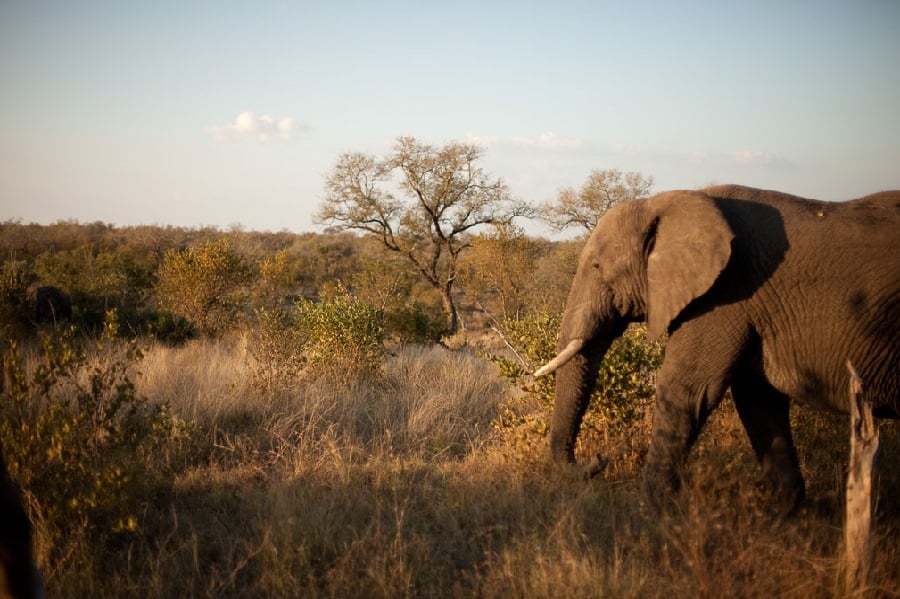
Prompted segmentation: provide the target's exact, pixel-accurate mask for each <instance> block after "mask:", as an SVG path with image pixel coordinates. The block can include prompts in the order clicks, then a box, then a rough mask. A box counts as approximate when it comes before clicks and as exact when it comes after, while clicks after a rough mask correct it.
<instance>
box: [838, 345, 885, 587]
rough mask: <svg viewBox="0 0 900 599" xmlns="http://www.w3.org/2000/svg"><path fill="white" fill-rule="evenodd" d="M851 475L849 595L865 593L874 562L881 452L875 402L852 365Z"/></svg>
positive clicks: (847, 547)
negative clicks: (875, 485)
mask: <svg viewBox="0 0 900 599" xmlns="http://www.w3.org/2000/svg"><path fill="white" fill-rule="evenodd" d="M847 368H848V369H849V370H850V467H849V470H850V472H849V473H848V474H847V520H846V522H845V523H844V543H845V545H844V551H845V557H846V568H847V569H846V579H845V581H844V582H845V585H846V590H847V592H848V594H855V593H858V592H860V591H862V590H863V589H864V588H865V585H866V578H867V575H868V571H869V566H870V563H871V559H872V542H871V539H870V538H869V537H870V528H871V524H872V469H873V464H874V461H875V454H876V453H877V452H878V428H877V427H876V426H875V419H874V417H873V416H872V403H871V401H869V399H868V398H867V397H866V396H865V393H863V389H862V380H860V378H859V375H858V374H857V373H856V370H855V369H854V368H853V365H852V364H850V362H847Z"/></svg>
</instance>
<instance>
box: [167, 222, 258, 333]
mask: <svg viewBox="0 0 900 599" xmlns="http://www.w3.org/2000/svg"><path fill="white" fill-rule="evenodd" d="M158 275H159V286H158V288H157V292H158V294H159V301H160V304H161V306H162V308H163V309H165V310H168V311H170V312H172V313H173V314H176V315H178V316H182V317H184V318H185V319H186V320H188V321H189V322H190V323H191V324H192V325H193V326H195V327H197V329H199V330H200V331H201V332H202V333H204V334H207V335H215V334H217V333H221V332H222V331H224V330H225V329H227V328H228V327H230V326H232V325H234V324H235V322H236V321H237V317H238V314H239V312H240V308H241V304H242V298H241V293H242V292H243V291H244V288H243V286H244V284H245V283H246V282H247V279H248V278H249V275H248V268H247V265H246V264H245V262H244V260H243V258H241V256H239V255H238V254H237V253H235V252H234V250H233V249H232V248H231V242H230V241H229V240H228V238H227V237H222V238H221V239H218V240H216V241H209V242H206V243H204V244H202V245H198V246H195V247H192V248H188V249H186V250H183V251H178V250H169V251H168V252H166V254H165V256H163V260H162V264H161V265H160V267H159V273H158Z"/></svg>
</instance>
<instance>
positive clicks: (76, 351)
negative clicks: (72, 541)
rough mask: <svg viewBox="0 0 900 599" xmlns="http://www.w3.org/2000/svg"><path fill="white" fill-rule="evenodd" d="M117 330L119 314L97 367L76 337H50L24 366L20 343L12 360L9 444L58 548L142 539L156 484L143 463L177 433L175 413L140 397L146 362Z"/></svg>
mask: <svg viewBox="0 0 900 599" xmlns="http://www.w3.org/2000/svg"><path fill="white" fill-rule="evenodd" d="M117 326H118V324H117V321H116V319H115V314H114V313H112V314H110V315H109V316H108V319H107V326H106V330H105V332H104V335H103V337H102V338H101V339H100V341H99V342H98V348H97V355H96V356H95V357H93V358H89V357H88V354H87V352H86V351H85V349H84V348H83V347H82V346H81V345H79V344H78V343H76V340H75V337H74V331H75V329H74V328H71V327H70V328H68V329H65V330H60V331H54V332H53V333H51V334H47V335H44V336H43V337H42V339H41V352H40V355H39V356H35V357H31V358H27V357H24V356H23V352H22V351H21V350H20V348H19V346H18V345H17V344H16V342H14V341H9V342H8V344H7V346H6V347H4V348H3V351H2V364H3V375H4V380H5V382H6V385H5V386H4V387H3V390H2V393H0V399H2V402H0V440H2V443H3V447H4V450H5V455H6V459H7V462H8V466H9V470H10V473H11V475H12V476H13V478H15V479H16V480H17V481H18V482H19V484H20V485H21V486H22V488H23V489H25V490H26V492H27V497H28V499H29V501H28V503H29V505H30V506H31V508H32V514H31V517H32V520H35V521H36V523H37V527H38V530H39V531H43V535H41V536H42V537H43V538H44V539H45V541H48V542H49V543H50V545H51V548H52V547H53V546H54V545H56V546H57V547H58V546H59V545H61V544H64V543H65V541H64V540H63V539H67V538H71V537H73V536H77V535H78V534H80V533H88V534H101V535H104V534H108V533H117V532H123V531H130V530H134V529H135V528H136V527H137V526H138V521H137V508H136V504H135V499H136V498H137V497H138V495H139V493H140V490H141V489H142V488H144V487H143V485H145V484H146V483H147V480H146V479H147V478H148V477H149V476H150V471H149V468H148V467H147V466H145V464H146V459H142V458H145V457H146V456H148V455H151V454H152V453H153V452H154V451H156V450H157V449H158V448H159V447H160V446H161V444H162V442H163V441H164V440H166V439H168V438H169V437H170V436H171V433H172V432H173V431H174V430H175V429H174V420H173V419H172V418H171V417H170V415H169V411H168V406H167V405H165V404H153V403H151V402H149V401H148V400H147V399H145V398H142V397H140V396H138V395H137V393H136V391H135V386H134V384H133V382H132V380H131V376H130V374H129V372H130V369H131V366H132V365H133V364H134V363H136V362H137V361H139V360H140V358H141V352H140V350H139V349H138V348H137V347H136V346H135V345H134V343H129V344H127V345H122V344H121V342H120V341H114V338H115V336H116V333H117Z"/></svg>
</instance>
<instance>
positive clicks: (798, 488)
mask: <svg viewBox="0 0 900 599" xmlns="http://www.w3.org/2000/svg"><path fill="white" fill-rule="evenodd" d="M764 484H765V487H766V490H767V491H768V493H769V496H770V500H771V502H772V509H773V511H774V512H775V515H776V516H777V517H779V518H787V517H789V516H791V515H793V514H794V513H795V512H796V511H797V509H798V508H799V507H800V505H801V504H802V503H803V500H804V498H805V497H806V485H805V484H804V482H803V477H802V476H800V474H799V473H793V472H792V473H788V474H774V473H772V474H770V475H769V476H768V477H767V479H766V480H765V481H764Z"/></svg>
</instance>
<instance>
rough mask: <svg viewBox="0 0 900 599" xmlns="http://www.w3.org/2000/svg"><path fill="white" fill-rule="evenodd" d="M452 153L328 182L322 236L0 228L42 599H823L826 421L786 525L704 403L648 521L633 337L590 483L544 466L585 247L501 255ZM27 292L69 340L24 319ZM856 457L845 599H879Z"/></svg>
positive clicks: (892, 552)
mask: <svg viewBox="0 0 900 599" xmlns="http://www.w3.org/2000/svg"><path fill="white" fill-rule="evenodd" d="M468 150H470V148H467V147H466V146H464V145H458V144H457V145H451V146H448V147H445V148H434V147H430V146H426V145H424V144H420V143H418V142H417V141H416V140H412V139H406V138H404V139H400V140H398V143H397V146H396V147H395V151H394V153H392V154H391V155H390V156H387V157H385V158H383V159H376V158H373V157H367V156H364V155H356V154H354V155H346V156H343V157H341V158H340V159H339V161H338V163H337V165H336V167H335V171H334V172H333V173H332V174H331V176H330V177H329V179H328V190H329V191H328V196H327V200H326V202H325V203H324V204H323V208H322V212H321V214H320V216H321V218H322V219H323V220H324V221H330V222H331V223H332V224H336V225H338V226H337V227H336V228H334V229H331V230H329V231H328V232H326V233H322V234H313V233H309V234H302V235H298V234H293V233H287V232H281V233H263V232H249V231H243V230H239V229H232V230H228V231H222V230H218V229H212V228H207V229H180V228H172V227H151V226H147V227H134V228H121V227H113V226H109V225H105V224H102V223H94V224H79V223H73V222H60V223H57V224H54V225H49V226H39V225H32V224H23V223H19V222H6V223H2V224H0V252H2V254H0V255H2V256H3V263H2V272H0V327H2V331H3V338H2V348H0V349H2V367H3V378H2V381H3V388H2V394H0V402H2V403H0V441H2V444H3V450H4V453H5V455H6V459H7V463H8V466H9V469H10V473H11V475H12V476H13V478H14V479H15V480H17V481H18V483H19V484H20V486H21V488H22V494H23V496H24V498H25V503H26V507H27V510H28V513H29V515H30V517H31V520H32V522H33V524H34V527H35V533H36V534H35V551H36V560H37V562H38V565H39V566H40V568H41V570H42V571H43V573H44V575H45V578H46V585H47V590H48V595H49V596H53V597H86V596H101V597H118V596H122V597H133V596H160V597H194V596H200V597H205V596H215V597H246V596H260V597H265V596H272V597H472V596H474V597H600V596H616V597H682V596H683V597H696V596H699V597H722V596H737V597H744V596H784V597H820V596H825V597H827V596H838V595H840V594H841V592H842V590H841V589H842V586H841V583H840V576H841V547H840V544H841V538H842V537H841V528H842V517H843V512H842V508H843V504H842V497H843V485H844V468H845V465H846V454H847V445H848V430H847V429H848V422H847V418H845V417H844V416H837V415H824V414H818V413H814V412H812V411H811V410H809V409H807V408H804V407H800V406H798V407H797V409H796V410H795V411H794V419H795V421H796V427H797V428H796V431H797V432H796V435H797V442H798V446H799V448H800V451H801V454H802V455H801V460H802V465H803V468H804V471H805V473H806V477H807V484H808V496H809V497H810V499H809V501H808V502H807V505H806V506H805V508H804V509H803V511H802V512H801V513H800V514H798V515H796V516H795V517H793V518H792V519H790V520H787V521H782V520H778V519H776V518H774V517H773V516H772V515H771V514H770V513H769V512H768V510H767V503H766V501H765V497H763V496H762V495H761V494H760V492H759V491H758V489H757V486H756V484H755V482H754V481H756V480H757V477H758V474H759V472H758V466H757V464H756V462H755V459H754V458H753V454H752V450H751V448H750V446H749V442H748V441H747V439H746V436H745V434H744V433H743V430H742V429H741V426H740V423H739V420H738V418H737V416H736V414H735V412H734V409H733V407H732V406H730V405H728V402H727V401H726V402H725V404H726V405H723V407H722V408H720V409H719V410H718V411H717V412H716V413H715V414H714V417H713V421H712V422H710V423H709V425H708V426H707V427H706V429H705V431H704V433H703V435H702V437H701V439H700V441H699V445H698V448H697V450H696V451H694V452H693V454H692V457H691V461H690V463H689V465H688V468H689V475H688V481H689V483H688V484H687V487H686V489H685V490H684V492H683V493H682V494H681V495H680V496H679V497H678V498H677V503H676V505H675V508H674V510H673V513H672V514H671V515H669V516H667V517H666V519H665V520H664V521H657V520H655V519H653V518H652V517H651V516H650V515H649V514H648V513H647V512H646V511H645V510H643V509H642V506H641V495H640V492H639V486H640V485H639V481H640V471H641V466H642V462H643V458H644V454H645V451H646V446H647V441H648V434H649V418H650V415H651V412H652V396H653V382H654V372H655V369H656V368H657V367H658V365H659V364H660V362H661V360H662V356H663V353H664V347H663V346H662V345H660V344H656V343H650V342H648V341H647V340H646V339H645V337H644V335H643V330H642V328H640V327H635V328H634V329H631V330H629V331H628V333H627V334H626V335H625V336H624V337H623V338H622V339H621V340H620V341H619V342H617V344H616V345H615V346H614V347H613V349H612V350H611V352H610V355H609V356H608V358H607V360H606V361H605V363H604V365H603V367H602V369H601V372H600V374H599V378H598V390H597V392H596V397H595V401H594V403H593V404H592V407H591V409H590V410H589V413H588V414H587V416H586V418H585V425H584V429H583V433H582V435H581V436H580V438H579V443H580V445H579V449H578V454H579V458H580V459H581V460H582V461H584V462H588V461H590V460H592V459H594V457H595V456H596V455H598V454H599V456H600V458H599V459H600V462H601V463H602V466H603V468H602V471H601V472H600V474H599V475H598V476H596V477H594V478H593V479H591V480H584V479H582V478H580V477H578V476H576V475H575V474H574V473H573V472H570V471H562V470H560V469H559V468H556V467H553V466H551V465H550V464H549V463H548V460H547V457H546V456H547V447H546V438H545V436H546V433H547V430H548V423H549V413H550V407H551V402H552V378H548V379H539V380H537V381H535V380H533V379H532V378H531V377H530V376H529V375H528V373H529V372H531V371H532V370H533V368H534V367H535V366H537V365H539V364H540V363H542V362H543V361H545V360H546V359H547V358H548V357H550V356H552V355H553V353H554V347H555V342H556V337H555V336H556V330H557V327H558V322H559V317H560V314H561V311H562V307H563V304H564V302H565V297H566V293H567V290H568V285H569V282H570V280H571V276H572V273H573V271H574V267H575V261H576V259H577V253H578V250H579V246H580V244H579V242H578V241H577V240H576V241H570V242H550V241H547V240H544V239H535V238H531V237H528V236H526V235H524V234H523V233H522V231H521V230H520V229H518V228H517V227H516V225H515V223H514V221H513V217H514V216H515V215H517V214H523V213H526V212H527V210H526V209H525V207H523V206H521V205H520V204H518V203H516V202H514V201H513V200H512V199H511V198H509V197H508V192H507V191H506V190H505V187H503V184H502V182H501V181H500V180H498V179H494V178H492V177H490V176H488V175H486V174H484V173H483V172H481V171H480V170H479V169H478V168H477V159H478V155H477V153H475V154H472V153H471V152H469V151H468ZM439 167H441V168H443V169H444V170H441V168H439ZM393 171H396V172H398V173H399V176H400V177H401V179H402V181H401V182H400V183H399V184H398V186H397V188H396V189H395V188H391V187H390V186H389V185H388V183H389V177H388V175H389V173H390V172H393ZM376 183H377V185H375V184H376ZM367 184H368V185H369V187H366V185H367ZM651 185H652V180H650V179H649V178H645V177H643V176H641V175H639V174H636V173H620V172H618V171H596V172H595V173H592V174H591V176H590V178H589V180H588V182H587V183H586V184H585V185H584V186H583V187H582V188H581V189H580V190H575V189H574V188H573V189H568V190H561V192H560V197H559V198H558V202H556V203H552V204H550V205H548V206H544V207H542V208H541V211H542V212H543V213H544V215H545V217H546V218H548V220H549V221H550V222H554V223H556V224H557V225H559V226H561V227H563V226H574V227H576V228H577V227H580V226H585V227H586V226H588V225H587V224H586V223H589V222H591V221H590V219H591V218H593V219H596V218H597V217H598V213H602V210H603V205H604V204H603V202H604V201H611V202H615V201H619V200H618V199H616V198H617V197H618V196H616V195H615V194H617V193H618V194H624V195H622V197H623V198H624V197H629V196H631V197H637V196H640V195H646V194H647V193H648V192H649V189H650V186H651ZM454 186H456V187H454ZM454 190H455V192H454ZM466 190H468V191H466ZM598 190H599V191H598ZM395 193H396V194H405V196H407V199H408V200H409V201H401V200H399V199H396V198H395V197H394V195H393V194H395ZM597 193H600V194H601V196H602V197H598V196H597V195H596V194H597ZM604 194H605V195H604ZM416 198H419V199H420V200H421V202H420V203H417V202H418V201H417V200H416ZM604 198H605V199H604ZM609 198H612V199H611V200H610V199H609ZM459 202H463V203H459ZM465 202H468V203H465ZM498 207H499V208H502V210H499V208H498ZM366 210H369V211H368V212H366ZM423 210H424V212H423ZM591 210H593V212H590V211H591ZM429 211H430V212H429ZM423 214H425V215H430V216H429V218H425V217H423ZM567 214H568V216H566V215H567ZM591 215H593V216H591ZM363 224H365V225H366V226H361V225H363ZM475 225H481V226H480V227H476V226H475ZM367 227H368V228H367ZM348 229H352V230H355V231H356V233H354V232H351V231H347V230H348ZM359 233H362V234H359ZM35 282H39V283H40V284H43V285H55V286H58V287H60V288H62V289H64V290H65V291H67V292H68V293H69V294H70V295H71V296H72V299H73V314H72V318H71V321H66V322H59V323H55V324H53V323H42V324H38V323H35V322H33V321H34V318H33V312H32V309H33V306H30V305H29V302H28V300H27V293H26V292H27V289H28V287H29V286H30V285H32V284H34V283H35ZM448 295H449V301H448ZM881 433H882V449H881V458H880V461H879V465H878V469H879V473H880V474H879V480H878V484H877V498H876V520H875V532H876V541H875V542H876V546H877V549H876V553H875V556H876V557H875V563H874V565H873V570H872V574H871V578H870V581H871V582H870V585H869V587H868V589H867V592H868V593H870V594H872V595H873V596H897V589H898V588H900V568H898V567H897V564H898V563H900V534H898V533H900V504H898V502H897V500H896V498H897V497H898V496H900V431H898V427H897V426H896V425H895V424H892V423H883V424H882V425H881Z"/></svg>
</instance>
